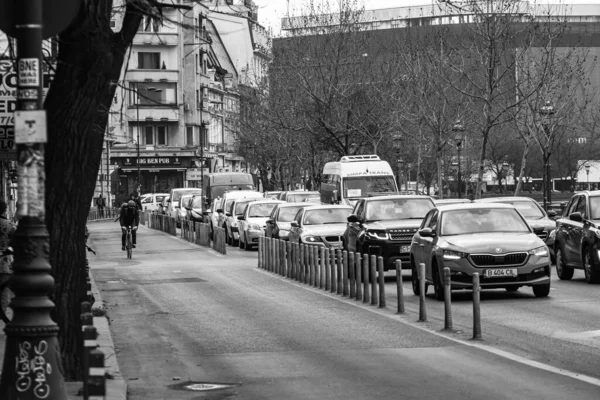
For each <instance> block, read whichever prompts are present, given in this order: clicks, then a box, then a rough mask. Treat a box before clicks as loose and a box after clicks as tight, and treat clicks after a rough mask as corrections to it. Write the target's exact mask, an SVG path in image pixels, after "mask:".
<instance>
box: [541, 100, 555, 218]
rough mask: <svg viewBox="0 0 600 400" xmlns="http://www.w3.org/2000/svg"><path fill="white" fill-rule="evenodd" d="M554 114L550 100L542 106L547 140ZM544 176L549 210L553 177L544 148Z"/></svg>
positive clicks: (543, 124)
mask: <svg viewBox="0 0 600 400" xmlns="http://www.w3.org/2000/svg"><path fill="white" fill-rule="evenodd" d="M553 114H554V107H553V106H552V103H551V102H550V101H546V103H545V104H544V105H543V106H542V107H541V108H540V115H541V116H542V129H543V131H544V134H545V135H546V138H547V140H549V139H550V134H551V132H550V127H549V126H548V125H549V124H548V122H549V119H550V117H551V116H552V115H553ZM543 151H544V154H543V157H544V173H543V175H544V177H543V191H544V210H548V206H549V205H550V203H551V202H552V199H551V193H552V191H551V182H552V181H551V179H550V154H549V153H548V151H547V150H546V149H545V148H544V149H543Z"/></svg>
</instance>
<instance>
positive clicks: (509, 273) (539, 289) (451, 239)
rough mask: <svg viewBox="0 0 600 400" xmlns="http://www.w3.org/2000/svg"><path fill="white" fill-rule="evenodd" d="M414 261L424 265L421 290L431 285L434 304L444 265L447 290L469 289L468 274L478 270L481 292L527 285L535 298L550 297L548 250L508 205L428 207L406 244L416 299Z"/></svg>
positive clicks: (440, 292) (440, 288)
mask: <svg viewBox="0 0 600 400" xmlns="http://www.w3.org/2000/svg"><path fill="white" fill-rule="evenodd" d="M541 229H542V228H536V230H538V231H539V230H541ZM419 263H425V291H427V287H428V285H429V284H431V285H433V288H434V293H435V298H436V299H437V300H443V298H444V294H443V292H444V290H443V285H442V276H443V270H444V267H448V268H450V280H451V288H452V289H453V290H455V289H472V287H473V285H472V279H473V273H475V272H478V273H479V275H480V284H481V288H482V289H491V288H505V289H506V290H507V291H509V292H514V291H516V290H519V288H520V287H521V286H531V287H532V288H533V294H534V295H535V296H536V297H545V296H548V294H549V293H550V257H549V254H548V247H547V246H546V244H545V243H544V242H543V241H542V239H540V238H539V237H538V235H537V234H536V232H534V229H533V228H531V226H529V224H528V223H527V221H525V219H524V218H523V216H522V215H521V214H520V213H519V212H518V211H517V209H516V208H515V207H514V206H512V205H509V204H500V203H483V204H482V203H473V204H456V205H448V206H440V207H436V208H434V209H433V210H431V211H430V212H429V213H427V216H426V217H425V219H424V220H423V223H422V224H421V227H420V229H419V231H418V232H417V233H416V234H415V236H414V237H413V241H412V247H411V268H412V276H413V279H412V287H413V292H414V293H415V294H416V295H419V292H420V287H419V279H418V275H417V265H418V264H419Z"/></svg>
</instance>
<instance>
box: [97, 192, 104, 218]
mask: <svg viewBox="0 0 600 400" xmlns="http://www.w3.org/2000/svg"><path fill="white" fill-rule="evenodd" d="M96 206H97V207H98V213H99V214H100V218H104V208H105V207H106V199H105V198H104V196H102V193H100V196H98V198H97V199H96Z"/></svg>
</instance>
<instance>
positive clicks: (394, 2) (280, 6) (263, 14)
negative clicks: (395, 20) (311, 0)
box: [254, 0, 600, 35]
mask: <svg viewBox="0 0 600 400" xmlns="http://www.w3.org/2000/svg"><path fill="white" fill-rule="evenodd" d="M317 1H318V0H317ZM322 1H323V2H327V1H328V0H322ZM359 1H360V2H362V3H363V4H364V5H365V8H366V9H367V10H377V9H381V8H394V7H406V6H414V5H431V4H432V3H436V2H437V1H436V0H359ZM254 2H255V3H256V5H258V7H259V9H258V20H259V22H260V23H261V24H262V25H263V26H265V27H267V28H268V27H271V28H272V29H273V33H274V34H275V35H277V34H278V33H279V26H280V23H281V18H283V17H285V16H286V14H287V4H288V2H289V3H290V4H292V5H293V6H294V8H296V9H300V8H301V6H302V4H306V3H307V2H308V0H254ZM329 2H330V3H331V4H336V3H337V0H329ZM530 2H531V3H535V2H537V3H548V2H549V3H555V4H598V5H599V7H598V14H597V15H600V0H530Z"/></svg>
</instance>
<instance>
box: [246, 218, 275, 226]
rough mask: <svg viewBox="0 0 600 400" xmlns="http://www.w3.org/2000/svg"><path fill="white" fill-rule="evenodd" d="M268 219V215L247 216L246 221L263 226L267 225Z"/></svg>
mask: <svg viewBox="0 0 600 400" xmlns="http://www.w3.org/2000/svg"><path fill="white" fill-rule="evenodd" d="M268 219H269V217H248V218H246V221H247V222H248V223H249V224H258V225H259V226H265V225H267V220H268Z"/></svg>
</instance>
